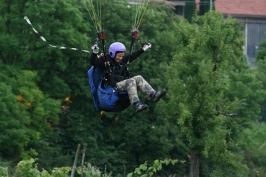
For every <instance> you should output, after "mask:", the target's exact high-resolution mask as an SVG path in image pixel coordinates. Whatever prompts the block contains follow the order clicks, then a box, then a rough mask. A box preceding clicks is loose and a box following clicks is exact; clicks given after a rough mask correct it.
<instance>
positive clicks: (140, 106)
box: [134, 101, 149, 112]
mask: <svg viewBox="0 0 266 177" xmlns="http://www.w3.org/2000/svg"><path fill="white" fill-rule="evenodd" d="M134 105H135V106H136V112H140V111H143V110H145V109H147V108H148V107H149V106H148V105H146V104H144V103H142V102H140V101H138V102H136V103H134Z"/></svg>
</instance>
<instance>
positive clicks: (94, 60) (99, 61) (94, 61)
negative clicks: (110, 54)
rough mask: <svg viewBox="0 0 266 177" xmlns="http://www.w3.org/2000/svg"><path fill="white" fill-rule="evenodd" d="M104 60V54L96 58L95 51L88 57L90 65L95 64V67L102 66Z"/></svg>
mask: <svg viewBox="0 0 266 177" xmlns="http://www.w3.org/2000/svg"><path fill="white" fill-rule="evenodd" d="M104 62H105V58H104V56H103V57H100V58H98V56H97V54H95V53H92V54H91V57H90V64H91V65H92V66H96V67H100V68H101V67H104V66H105V65H104Z"/></svg>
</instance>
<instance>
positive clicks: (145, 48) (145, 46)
mask: <svg viewBox="0 0 266 177" xmlns="http://www.w3.org/2000/svg"><path fill="white" fill-rule="evenodd" d="M149 48H151V43H148V44H146V45H144V46H143V47H142V49H143V50H144V51H146V50H148V49H149Z"/></svg>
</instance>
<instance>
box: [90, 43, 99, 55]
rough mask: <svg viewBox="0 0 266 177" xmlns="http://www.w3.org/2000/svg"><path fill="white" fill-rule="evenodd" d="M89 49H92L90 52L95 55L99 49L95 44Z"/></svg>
mask: <svg viewBox="0 0 266 177" xmlns="http://www.w3.org/2000/svg"><path fill="white" fill-rule="evenodd" d="M91 49H92V52H93V53H95V54H97V53H98V52H99V47H98V45H97V44H95V45H94V46H92V47H91Z"/></svg>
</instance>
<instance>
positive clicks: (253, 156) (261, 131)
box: [239, 123, 266, 176]
mask: <svg viewBox="0 0 266 177" xmlns="http://www.w3.org/2000/svg"><path fill="white" fill-rule="evenodd" d="M265 133H266V125H265V124H264V123H261V124H257V123H256V124H253V125H252V126H251V127H250V128H247V129H245V130H244V131H243V132H242V134H241V136H240V139H239V142H240V143H239V146H240V147H241V149H242V153H243V154H244V157H245V163H246V164H247V165H248V167H249V169H250V171H249V176H265V175H266V171H265V163H266V162H265V159H266V153H265V152H266V146H265V145H266V141H265V138H264V137H265Z"/></svg>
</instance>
